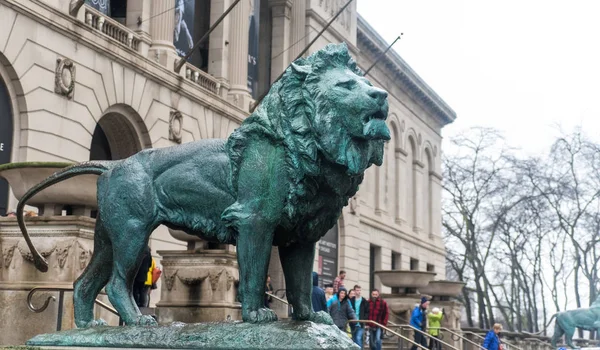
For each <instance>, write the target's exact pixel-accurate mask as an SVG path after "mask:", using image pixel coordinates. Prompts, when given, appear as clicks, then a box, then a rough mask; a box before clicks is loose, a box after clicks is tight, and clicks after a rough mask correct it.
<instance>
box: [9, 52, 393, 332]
mask: <svg viewBox="0 0 600 350" xmlns="http://www.w3.org/2000/svg"><path fill="white" fill-rule="evenodd" d="M387 114H388V102H387V93H386V92H385V91H383V90H381V89H379V88H376V87H374V86H373V85H372V84H371V83H370V82H369V81H368V80H367V79H366V78H364V77H363V74H362V72H361V71H360V70H359V69H358V68H357V66H356V63H355V62H354V61H353V60H352V58H351V57H350V55H349V53H348V49H347V47H346V45H345V44H340V45H333V44H331V45H328V46H327V47H325V48H324V49H322V50H320V51H318V52H316V53H314V54H313V55H311V56H310V57H307V58H301V59H298V60H296V61H295V62H294V63H292V64H291V66H290V67H288V68H287V69H286V71H285V73H284V75H283V77H282V78H281V80H279V81H278V82H277V83H275V84H274V85H273V86H272V87H271V89H270V91H269V94H268V95H267V96H266V97H265V99H264V101H263V102H262V104H261V105H260V106H259V107H258V109H257V110H256V111H255V112H254V113H253V114H252V115H250V116H249V117H248V118H247V119H246V120H245V121H244V122H243V123H242V124H241V126H240V127H239V128H238V129H236V130H235V131H234V132H233V133H232V135H231V136H230V137H229V138H228V139H227V140H221V139H213V140H199V141H195V142H190V143H186V144H183V145H178V146H174V147H168V148H161V149H146V150H143V151H141V152H139V153H137V154H135V155H133V156H131V157H129V158H127V159H123V160H117V161H90V162H84V163H80V164H77V165H73V166H71V167H68V168H65V169H63V170H61V171H59V172H57V173H55V174H53V175H52V176H50V177H48V178H47V179H46V180H44V181H43V182H42V183H40V184H38V185H36V186H35V187H33V188H31V189H30V190H29V191H28V192H27V193H26V194H25V195H24V196H23V198H22V199H21V201H20V202H19V205H18V208H17V211H18V221H19V225H20V227H21V230H22V232H23V235H24V237H25V239H26V241H27V244H28V245H29V248H30V249H31V251H32V254H33V255H34V259H35V264H36V267H37V268H38V269H40V270H42V271H46V270H47V262H46V261H45V260H44V258H43V257H42V256H40V254H39V253H38V251H37V250H36V249H35V247H34V246H33V244H32V243H31V240H30V238H29V235H28V233H27V229H26V227H25V223H24V221H23V208H24V205H25V203H26V202H27V200H28V199H29V198H31V197H32V196H34V195H35V194H36V193H38V192H39V191H41V190H43V189H44V188H46V187H48V186H51V185H52V184H55V183H57V182H60V181H63V180H65V179H67V178H70V177H73V176H77V175H82V174H97V175H99V178H98V217H97V219H96V228H95V236H94V253H93V256H92V259H91V261H90V263H89V265H88V266H87V268H86V269H85V271H84V272H83V273H82V274H81V276H80V277H79V278H78V279H77V280H76V281H75V283H74V304H75V323H76V325H77V327H90V326H95V325H98V324H102V323H103V321H102V320H94V319H93V305H94V299H95V298H96V296H97V295H98V293H99V292H100V290H101V289H102V288H103V287H104V286H106V292H107V294H108V297H109V299H110V301H111V303H112V304H113V305H114V307H115V308H116V309H117V311H118V312H119V314H120V316H121V317H122V319H123V320H124V322H125V323H126V324H127V325H144V324H155V321H154V319H153V318H151V317H150V316H143V315H142V314H141V313H140V311H139V309H138V307H137V306H136V305H135V303H134V301H133V297H132V290H131V287H132V280H133V278H134V275H135V274H136V272H137V269H138V267H139V264H140V262H141V258H142V252H143V251H144V248H145V247H146V246H147V244H148V240H149V238H150V234H151V233H152V231H153V230H154V229H155V228H156V227H157V226H159V225H166V226H168V227H170V228H173V229H178V230H183V231H185V232H187V233H189V234H192V235H197V236H199V237H201V238H202V239H204V240H207V241H213V242H220V243H228V244H235V245H236V246H237V259H238V262H239V269H240V284H239V299H240V301H241V303H242V318H243V320H244V321H245V322H269V321H275V320H276V319H277V316H276V315H275V313H273V311H271V310H270V309H267V308H264V304H263V299H264V285H265V279H266V275H267V269H268V264H269V258H270V253H271V247H272V246H273V245H275V246H277V247H279V253H280V259H281V264H282V266H283V271H284V274H285V282H286V285H287V291H288V293H287V297H288V300H289V302H290V303H291V304H292V306H293V310H294V312H293V316H294V318H295V319H297V320H310V321H314V322H320V323H329V324H331V323H332V321H331V318H330V317H329V315H327V314H326V313H324V312H319V313H314V312H313V311H312V308H311V290H312V288H311V287H312V279H311V273H312V268H313V259H314V254H315V243H316V242H317V241H318V240H319V239H320V238H321V237H322V236H323V235H324V234H325V233H326V232H327V230H328V229H330V228H331V227H333V225H334V224H335V223H336V221H337V219H338V217H339V215H340V213H341V210H342V207H344V206H345V205H346V204H347V203H348V199H349V198H351V197H352V196H353V195H354V194H355V193H356V191H357V190H358V185H359V184H360V183H361V182H362V180H363V176H364V172H365V170H366V169H367V168H368V167H369V166H371V164H376V165H381V164H382V161H383V147H384V142H385V141H386V140H389V139H390V134H389V129H388V127H387V125H386V122H385V120H386V118H387Z"/></svg>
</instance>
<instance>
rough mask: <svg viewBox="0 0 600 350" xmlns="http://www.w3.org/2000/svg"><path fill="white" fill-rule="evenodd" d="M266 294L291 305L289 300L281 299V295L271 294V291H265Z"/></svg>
mask: <svg viewBox="0 0 600 350" xmlns="http://www.w3.org/2000/svg"><path fill="white" fill-rule="evenodd" d="M265 294H266V295H268V296H270V297H273V298H275V300H278V301H280V302H282V303H284V304H287V305H290V303H289V302H288V301H287V300H285V299H281V298H280V297H278V296H276V295H274V294H271V293H268V292H265Z"/></svg>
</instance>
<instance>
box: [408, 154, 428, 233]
mask: <svg viewBox="0 0 600 350" xmlns="http://www.w3.org/2000/svg"><path fill="white" fill-rule="evenodd" d="M423 168H425V166H424V164H423V163H422V162H420V161H418V160H416V159H415V160H413V186H415V189H416V191H415V190H413V193H416V195H414V196H413V203H412V205H413V208H412V211H413V212H412V213H411V215H413V220H412V223H413V231H414V232H415V233H417V234H418V233H420V232H421V231H422V230H423V193H422V191H421V189H422V187H423Z"/></svg>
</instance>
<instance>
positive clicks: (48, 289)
mask: <svg viewBox="0 0 600 350" xmlns="http://www.w3.org/2000/svg"><path fill="white" fill-rule="evenodd" d="M37 291H46V292H58V314H57V316H56V330H57V331H60V330H61V328H62V316H63V308H64V297H65V292H72V291H73V288H71V287H58V286H43V287H33V288H32V289H31V290H30V291H29V293H28V294H27V307H28V308H29V310H31V311H32V312H35V313H40V312H44V311H45V310H46V309H47V308H48V305H49V304H50V300H54V301H56V297H55V296H54V295H50V296H48V298H46V300H45V301H44V304H43V305H42V306H40V307H39V308H36V307H35V306H33V304H32V303H31V298H33V294H35V292H37ZM94 303H96V304H98V305H99V306H100V307H102V308H104V309H106V310H108V311H109V312H111V313H113V314H115V315H117V316H119V312H118V311H117V310H116V309H115V308H113V307H111V306H110V305H108V304H106V303H104V302H103V301H101V300H98V299H94ZM119 323H121V322H119Z"/></svg>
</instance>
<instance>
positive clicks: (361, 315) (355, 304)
mask: <svg viewBox="0 0 600 350" xmlns="http://www.w3.org/2000/svg"><path fill="white" fill-rule="evenodd" d="M361 291H362V289H361V287H360V286H359V285H358V284H357V285H355V286H354V293H355V295H356V296H355V297H354V298H352V299H350V306H352V310H354V314H356V317H357V318H358V319H359V320H363V321H367V320H369V301H368V300H367V299H365V298H363V297H362V296H361ZM365 326H366V324H363V323H357V324H356V326H355V327H354V333H353V334H352V340H353V341H354V342H355V343H356V345H358V346H359V347H360V348H361V349H362V347H363V334H364V331H365Z"/></svg>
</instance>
